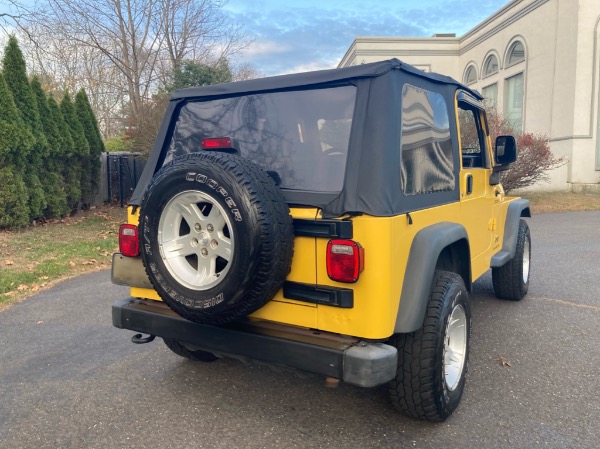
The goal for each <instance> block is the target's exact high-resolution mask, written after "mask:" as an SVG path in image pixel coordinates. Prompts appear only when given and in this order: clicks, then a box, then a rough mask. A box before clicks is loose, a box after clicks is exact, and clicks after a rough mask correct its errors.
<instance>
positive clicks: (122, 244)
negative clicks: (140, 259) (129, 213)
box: [119, 224, 140, 257]
mask: <svg viewBox="0 0 600 449" xmlns="http://www.w3.org/2000/svg"><path fill="white" fill-rule="evenodd" d="M119 251H120V252H121V254H123V255H124V256H127V257H136V256H137V255H138V254H139V253H140V241H139V239H138V228H137V226H134V225H130V224H122V225H121V226H120V227H119Z"/></svg>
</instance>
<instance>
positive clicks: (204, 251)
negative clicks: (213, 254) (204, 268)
mask: <svg viewBox="0 0 600 449" xmlns="http://www.w3.org/2000/svg"><path fill="white" fill-rule="evenodd" d="M200 252H201V253H202V255H203V256H208V250H207V249H206V248H202V249H201V250H200Z"/></svg>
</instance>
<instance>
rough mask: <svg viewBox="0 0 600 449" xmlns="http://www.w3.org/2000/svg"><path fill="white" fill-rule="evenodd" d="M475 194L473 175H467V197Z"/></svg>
mask: <svg viewBox="0 0 600 449" xmlns="http://www.w3.org/2000/svg"><path fill="white" fill-rule="evenodd" d="M471 193H473V175H467V195H470V194H471Z"/></svg>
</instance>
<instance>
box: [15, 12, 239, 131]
mask: <svg viewBox="0 0 600 449" xmlns="http://www.w3.org/2000/svg"><path fill="white" fill-rule="evenodd" d="M11 1H15V0H11ZM46 1H47V4H46V5H44V6H43V7H42V8H41V9H40V10H39V11H38V13H37V14H36V16H35V18H34V20H33V21H31V22H30V27H29V28H28V29H29V30H32V31H30V32H31V33H32V34H34V42H38V43H40V42H43V45H37V46H34V50H32V53H33V56H34V58H35V59H36V60H37V65H38V66H39V67H38V68H42V67H43V68H44V69H42V70H41V71H43V72H46V73H47V74H48V75H50V74H55V75H54V76H55V77H57V75H56V74H60V75H59V77H60V80H58V81H59V83H62V84H63V88H69V89H70V88H71V86H72V85H77V84H78V82H82V80H83V79H85V80H87V81H88V82H94V83H95V86H96V92H97V93H98V98H97V97H96V95H95V92H94V89H90V87H91V86H82V87H85V88H86V91H87V92H88V94H89V95H90V100H91V103H92V106H93V107H94V108H96V107H97V106H99V105H100V104H101V103H104V104H106V103H107V101H106V98H104V99H103V100H102V101H101V100H100V98H99V97H100V96H101V95H106V94H113V95H114V97H113V98H112V100H111V101H108V103H109V104H110V106H109V109H111V108H112V111H111V112H110V113H109V112H108V111H107V114H112V113H114V109H115V108H116V107H117V106H118V107H121V106H122V111H121V113H122V114H126V115H127V116H128V117H129V118H130V124H131V125H132V126H135V124H136V123H138V122H142V121H143V119H144V114H145V110H146V108H147V107H153V104H152V95H153V93H154V92H156V90H157V88H158V86H159V85H164V84H165V83H166V81H167V80H168V78H169V77H170V76H171V74H172V73H173V71H174V69H175V67H176V66H177V64H179V63H181V62H182V61H184V60H188V59H191V60H195V61H200V62H203V63H210V62H214V63H216V62H217V61H219V60H221V59H223V58H228V57H230V56H231V55H233V54H235V53H236V52H237V51H239V50H240V49H241V48H243V46H244V45H245V42H244V36H243V35H242V33H241V31H240V28H239V27H237V26H233V25H231V24H229V23H228V21H227V19H226V18H225V16H224V15H223V14H222V13H221V11H220V10H221V8H222V7H223V5H224V2H223V0H78V1H72V0H46ZM49 61H50V62H49ZM50 66H51V67H52V69H51V70H49V69H48V67H50ZM58 66H60V67H58ZM111 69H112V70H114V72H111ZM121 86H123V89H122V87H121ZM77 87H81V86H77ZM119 98H120V99H121V101H119V100H118V99H119ZM107 106H108V105H107ZM98 116H99V118H100V120H101V121H102V114H99V115H98Z"/></svg>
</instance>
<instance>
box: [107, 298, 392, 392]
mask: <svg viewBox="0 0 600 449" xmlns="http://www.w3.org/2000/svg"><path fill="white" fill-rule="evenodd" d="M112 318H113V325H114V326H116V327H118V328H121V329H129V330H132V331H136V332H141V333H145V334H150V335H155V336H157V337H165V338H170V339H174V340H179V341H182V342H185V343H188V344H190V345H192V346H194V347H197V348H198V349H202V350H205V351H209V352H214V353H218V354H223V355H230V356H233V357H248V358H251V359H255V360H260V361H262V362H267V363H272V364H276V365H284V366H289V367H292V368H297V369H300V370H303V371H308V372H312V373H315V374H321V375H323V376H327V377H333V378H336V379H340V380H343V381H344V382H347V383H350V384H353V385H358V386H361V387H374V386H377V385H381V384H384V383H386V382H388V381H390V380H392V379H393V378H394V376H395V375H396V365H397V357H398V355H397V351H396V348H394V347H393V346H390V345H386V344H384V343H369V342H365V341H361V340H359V339H356V338H350V337H343V336H339V335H337V334H329V333H326V332H318V331H310V330H305V329H299V328H295V327H291V326H282V325H277V324H274V323H269V322H265V321H258V320H248V321H245V322H241V323H235V324H230V325H226V326H210V325H203V324H196V323H192V322H191V321H188V320H185V319H183V318H181V317H180V316H178V315H177V314H176V313H175V312H173V311H171V310H170V309H169V308H168V307H167V306H166V305H164V304H162V303H161V302H157V301H150V300H148V301H146V300H138V299H134V298H127V299H123V300H120V301H117V302H115V303H114V304H113V306H112Z"/></svg>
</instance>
